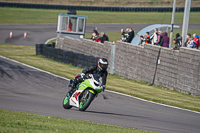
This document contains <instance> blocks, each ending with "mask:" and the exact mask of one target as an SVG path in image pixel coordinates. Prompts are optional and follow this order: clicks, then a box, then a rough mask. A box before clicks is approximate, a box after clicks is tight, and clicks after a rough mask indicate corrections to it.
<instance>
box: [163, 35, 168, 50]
mask: <svg viewBox="0 0 200 133" xmlns="http://www.w3.org/2000/svg"><path fill="white" fill-rule="evenodd" d="M162 36H163V37H164V40H163V47H167V48H169V37H168V36H167V32H164V33H163V34H162Z"/></svg>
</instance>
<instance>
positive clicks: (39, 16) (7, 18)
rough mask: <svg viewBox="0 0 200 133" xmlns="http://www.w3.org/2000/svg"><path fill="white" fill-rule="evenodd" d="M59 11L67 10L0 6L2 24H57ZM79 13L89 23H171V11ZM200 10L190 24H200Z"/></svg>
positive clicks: (177, 19)
mask: <svg viewBox="0 0 200 133" xmlns="http://www.w3.org/2000/svg"><path fill="white" fill-rule="evenodd" d="M59 13H65V14H66V13H67V11H66V10H49V9H25V8H7V7H0V18H1V21H0V24H40V23H50V24H56V23H57V21H58V14H59ZM77 14H78V15H85V16H88V19H87V23H138V24H141V23H148V24H156V23H160V24H163V23H164V24H166V23H171V16H172V13H170V12H103V11H77ZM197 16H200V12H191V13H190V24H198V23H199V19H197ZM174 22H175V24H181V23H183V12H176V14H175V21H174Z"/></svg>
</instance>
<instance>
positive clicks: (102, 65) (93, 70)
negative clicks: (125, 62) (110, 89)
mask: <svg viewBox="0 0 200 133" xmlns="http://www.w3.org/2000/svg"><path fill="white" fill-rule="evenodd" d="M107 68H108V60H107V59H105V58H100V59H99V60H98V64H97V65H95V66H91V67H89V68H87V69H85V70H83V71H82V74H81V76H80V77H77V78H75V79H74V81H73V82H72V83H71V85H70V86H69V90H70V91H73V90H74V89H75V88H76V86H77V85H78V84H79V83H81V82H83V80H84V78H85V75H87V74H98V75H100V76H101V77H102V85H103V91H104V90H105V88H106V79H107V75H108V72H107Z"/></svg>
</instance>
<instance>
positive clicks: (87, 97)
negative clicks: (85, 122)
mask: <svg viewBox="0 0 200 133" xmlns="http://www.w3.org/2000/svg"><path fill="white" fill-rule="evenodd" d="M94 97H95V94H93V93H91V92H89V91H88V90H87V91H85V92H84V93H83V95H82V97H81V98H80V105H79V110H80V111H85V110H86V109H87V108H88V107H89V105H90V104H91V102H92V100H93V99H94Z"/></svg>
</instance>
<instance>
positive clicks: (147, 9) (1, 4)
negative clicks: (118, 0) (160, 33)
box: [0, 2, 200, 12]
mask: <svg viewBox="0 0 200 133" xmlns="http://www.w3.org/2000/svg"><path fill="white" fill-rule="evenodd" d="M0 7H19V8H39V9H60V10H63V9H64V10H87V11H111V12H112V11H117V12H127V11H129V12H172V7H98V6H73V5H49V4H28V3H10V2H0ZM199 11H200V7H191V12H199ZM176 12H184V7H176Z"/></svg>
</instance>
